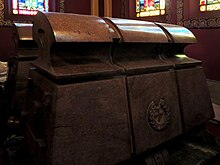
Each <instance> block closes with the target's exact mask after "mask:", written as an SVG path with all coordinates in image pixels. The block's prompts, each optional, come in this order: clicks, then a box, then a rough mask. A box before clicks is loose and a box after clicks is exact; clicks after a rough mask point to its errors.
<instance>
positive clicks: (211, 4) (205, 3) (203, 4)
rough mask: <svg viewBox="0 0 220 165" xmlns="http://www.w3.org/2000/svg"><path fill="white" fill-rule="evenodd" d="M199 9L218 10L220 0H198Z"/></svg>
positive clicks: (219, 8)
mask: <svg viewBox="0 0 220 165" xmlns="http://www.w3.org/2000/svg"><path fill="white" fill-rule="evenodd" d="M199 5H200V11H201V12H205V11H216V10H220V0H200V3H199Z"/></svg>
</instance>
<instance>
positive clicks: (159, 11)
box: [136, 0, 166, 17]
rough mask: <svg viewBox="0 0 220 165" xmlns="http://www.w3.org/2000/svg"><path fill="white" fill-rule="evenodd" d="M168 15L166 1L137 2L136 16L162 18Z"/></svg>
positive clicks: (140, 0) (148, 0)
mask: <svg viewBox="0 0 220 165" xmlns="http://www.w3.org/2000/svg"><path fill="white" fill-rule="evenodd" d="M165 14H166V1H165V0H136V16H137V17H148V16H160V15H165Z"/></svg>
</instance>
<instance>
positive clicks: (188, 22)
mask: <svg viewBox="0 0 220 165" xmlns="http://www.w3.org/2000/svg"><path fill="white" fill-rule="evenodd" d="M177 24H178V25H180V26H185V27H187V28H216V27H220V17H216V18H200V19H184V2H183V0H177Z"/></svg>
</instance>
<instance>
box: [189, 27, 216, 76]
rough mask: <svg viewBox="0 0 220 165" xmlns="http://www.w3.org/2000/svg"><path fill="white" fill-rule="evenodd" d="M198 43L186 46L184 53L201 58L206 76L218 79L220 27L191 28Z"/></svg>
mask: <svg viewBox="0 0 220 165" xmlns="http://www.w3.org/2000/svg"><path fill="white" fill-rule="evenodd" d="M191 31H192V32H193V33H194V34H195V36H196V37H197V40H198V43H197V44H192V45H189V46H188V47H186V49H185V53H186V54H187V55H189V56H191V57H193V58H196V59H199V60H201V61H202V62H203V63H202V65H203V67H204V69H205V73H206V77H207V78H209V79H213V80H220V54H219V52H220V44H219V43H220V29H191Z"/></svg>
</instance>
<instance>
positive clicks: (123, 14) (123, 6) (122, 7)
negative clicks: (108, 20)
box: [121, 0, 127, 18]
mask: <svg viewBox="0 0 220 165" xmlns="http://www.w3.org/2000/svg"><path fill="white" fill-rule="evenodd" d="M126 5H127V3H126V0H121V18H125V15H126V14H125V7H126Z"/></svg>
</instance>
